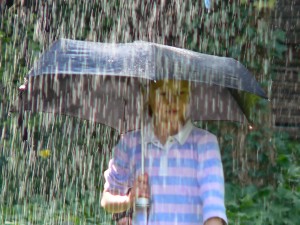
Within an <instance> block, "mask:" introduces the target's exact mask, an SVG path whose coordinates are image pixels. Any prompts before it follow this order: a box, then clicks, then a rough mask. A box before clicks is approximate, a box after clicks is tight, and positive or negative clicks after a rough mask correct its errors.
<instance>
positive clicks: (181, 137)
mask: <svg viewBox="0 0 300 225" xmlns="http://www.w3.org/2000/svg"><path fill="white" fill-rule="evenodd" d="M192 129H193V123H192V121H191V120H188V121H187V122H186V123H185V125H184V126H183V127H182V128H181V130H180V131H179V132H178V133H177V134H176V135H174V136H172V137H173V138H174V139H176V140H177V141H178V142H179V143H180V144H181V145H183V144H184V143H185V142H186V140H187V138H188V136H189V135H190V133H191V131H192ZM144 140H145V142H147V143H155V142H159V140H158V138H157V137H156V136H155V134H154V131H153V124H152V123H151V122H150V123H148V124H147V125H146V126H145V127H144Z"/></svg>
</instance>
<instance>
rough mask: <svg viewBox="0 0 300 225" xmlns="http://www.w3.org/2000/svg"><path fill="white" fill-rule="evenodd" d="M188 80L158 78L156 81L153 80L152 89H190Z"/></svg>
mask: <svg viewBox="0 0 300 225" xmlns="http://www.w3.org/2000/svg"><path fill="white" fill-rule="evenodd" d="M189 86H190V85H189V82H188V81H181V80H158V81H156V82H151V84H150V89H152V90H156V89H189Z"/></svg>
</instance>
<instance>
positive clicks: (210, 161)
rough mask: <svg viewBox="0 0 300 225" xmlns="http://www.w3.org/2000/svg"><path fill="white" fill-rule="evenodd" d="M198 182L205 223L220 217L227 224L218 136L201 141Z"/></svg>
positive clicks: (210, 135) (210, 136) (211, 136)
mask: <svg viewBox="0 0 300 225" xmlns="http://www.w3.org/2000/svg"><path fill="white" fill-rule="evenodd" d="M198 147H200V148H201V150H200V153H199V154H200V159H199V160H200V162H199V168H198V172H199V174H198V182H199V186H200V196H201V200H202V213H203V222H205V221H206V220H208V219H210V218H213V217H219V218H221V219H223V220H224V221H225V222H226V223H227V216H226V208H225V190H224V172H223V165H222V161H221V155H220V149H219V144H218V141H217V138H216V136H214V135H213V134H210V133H209V134H208V135H206V136H205V137H204V140H202V141H201V145H199V146H198Z"/></svg>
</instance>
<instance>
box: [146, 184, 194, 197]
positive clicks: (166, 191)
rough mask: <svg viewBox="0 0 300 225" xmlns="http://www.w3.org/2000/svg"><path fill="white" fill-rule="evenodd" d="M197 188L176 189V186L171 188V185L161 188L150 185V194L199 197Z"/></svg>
mask: <svg viewBox="0 0 300 225" xmlns="http://www.w3.org/2000/svg"><path fill="white" fill-rule="evenodd" d="M198 193H199V188H197V187H189V188H186V187H184V186H183V185H182V186H180V187H178V186H173V185H168V186H161V185H151V194H152V195H186V194H188V195H191V194H192V195H195V196H199V194H198Z"/></svg>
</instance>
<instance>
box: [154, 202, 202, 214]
mask: <svg viewBox="0 0 300 225" xmlns="http://www.w3.org/2000/svg"><path fill="white" fill-rule="evenodd" d="M152 213H172V214H173V213H197V214H199V215H200V214H202V207H201V206H200V204H199V205H193V204H184V205H178V204H166V203H165V204H156V205H155V209H152Z"/></svg>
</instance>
